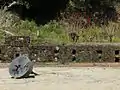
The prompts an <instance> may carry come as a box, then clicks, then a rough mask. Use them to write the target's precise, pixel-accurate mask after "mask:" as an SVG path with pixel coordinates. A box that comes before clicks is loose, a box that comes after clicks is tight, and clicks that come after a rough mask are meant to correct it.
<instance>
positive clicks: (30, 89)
mask: <svg viewBox="0 0 120 90" xmlns="http://www.w3.org/2000/svg"><path fill="white" fill-rule="evenodd" d="M34 71H35V72H37V73H39V74H40V75H39V76H36V77H35V78H27V79H17V80H16V79H11V77H10V75H9V73H8V69H7V68H1V69H0V90H120V67H116V68H110V67H106V68H104V67H89V68H88V67H62V68H59V67H38V68H35V69H34Z"/></svg>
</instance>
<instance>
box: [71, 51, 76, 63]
mask: <svg viewBox="0 0 120 90" xmlns="http://www.w3.org/2000/svg"><path fill="white" fill-rule="evenodd" d="M76 53H77V52H76V50H75V49H73V50H72V61H76Z"/></svg>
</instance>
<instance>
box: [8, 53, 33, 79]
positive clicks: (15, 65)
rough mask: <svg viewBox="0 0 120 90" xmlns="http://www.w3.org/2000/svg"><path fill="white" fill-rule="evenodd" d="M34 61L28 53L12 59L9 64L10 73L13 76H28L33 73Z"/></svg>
mask: <svg viewBox="0 0 120 90" xmlns="http://www.w3.org/2000/svg"><path fill="white" fill-rule="evenodd" d="M32 70H33V62H32V61H30V59H29V58H28V57H27V56H26V55H21V56H19V57H17V58H15V59H14V60H12V62H11V64H10V66H9V74H10V75H11V76H12V77H13V78H16V79H17V78H24V77H25V78H27V77H29V75H30V74H32V73H33V71H32Z"/></svg>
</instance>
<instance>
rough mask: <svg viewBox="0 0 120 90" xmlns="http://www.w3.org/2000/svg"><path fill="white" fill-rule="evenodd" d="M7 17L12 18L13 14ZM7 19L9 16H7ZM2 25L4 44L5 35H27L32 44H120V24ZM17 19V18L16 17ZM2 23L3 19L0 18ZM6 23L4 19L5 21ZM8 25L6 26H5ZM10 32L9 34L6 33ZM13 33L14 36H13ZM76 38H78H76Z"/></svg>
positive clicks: (0, 31)
mask: <svg viewBox="0 0 120 90" xmlns="http://www.w3.org/2000/svg"><path fill="white" fill-rule="evenodd" d="M5 15H8V17H9V15H10V16H11V15H12V14H10V13H9V14H8V13H7V14H6V13H4V15H3V16H4V17H5ZM6 17H7V16H6ZM8 17H7V19H6V21H5V22H7V23H12V24H10V25H8V24H7V25H6V23H0V24H1V28H0V41H1V42H3V40H4V36H5V35H7V36H8V35H27V36H30V37H31V39H32V44H75V43H76V44H78V43H82V42H103V43H104V42H120V36H119V34H120V23H115V22H109V24H108V25H107V26H102V27H99V26H96V25H92V26H89V27H87V28H81V26H79V25H74V24H75V23H74V24H73V23H72V24H68V23H67V22H65V21H64V20H62V21H55V20H53V21H51V22H49V23H47V24H45V25H41V26H37V25H36V23H35V22H34V21H28V20H25V21H23V20H19V19H15V20H12V21H11V20H10V18H8ZM14 18H16V17H14ZM0 20H1V22H2V18H0ZM3 21H4V19H3ZM5 25H6V26H5ZM5 31H8V32H9V33H6V32H5ZM11 33H12V34H11ZM70 33H75V34H76V35H77V36H78V40H77V41H73V40H72V37H71V36H70ZM75 37H76V36H75Z"/></svg>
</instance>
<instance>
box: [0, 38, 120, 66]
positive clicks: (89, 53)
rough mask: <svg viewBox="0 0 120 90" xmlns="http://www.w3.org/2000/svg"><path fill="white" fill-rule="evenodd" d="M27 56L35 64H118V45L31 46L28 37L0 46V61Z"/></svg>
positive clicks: (119, 59)
mask: <svg viewBox="0 0 120 90" xmlns="http://www.w3.org/2000/svg"><path fill="white" fill-rule="evenodd" d="M22 54H27V55H28V56H29V58H30V59H31V60H35V61H36V62H58V63H63V64H64V63H69V62H119V61H120V58H119V57H120V43H87V44H85V43H81V44H79V45H58V46H57V45H34V46H33V45H31V44H30V38H29V37H28V36H14V37H7V38H6V39H5V43H4V44H3V45H0V61H1V62H11V60H13V59H14V58H16V57H17V56H19V55H22Z"/></svg>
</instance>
